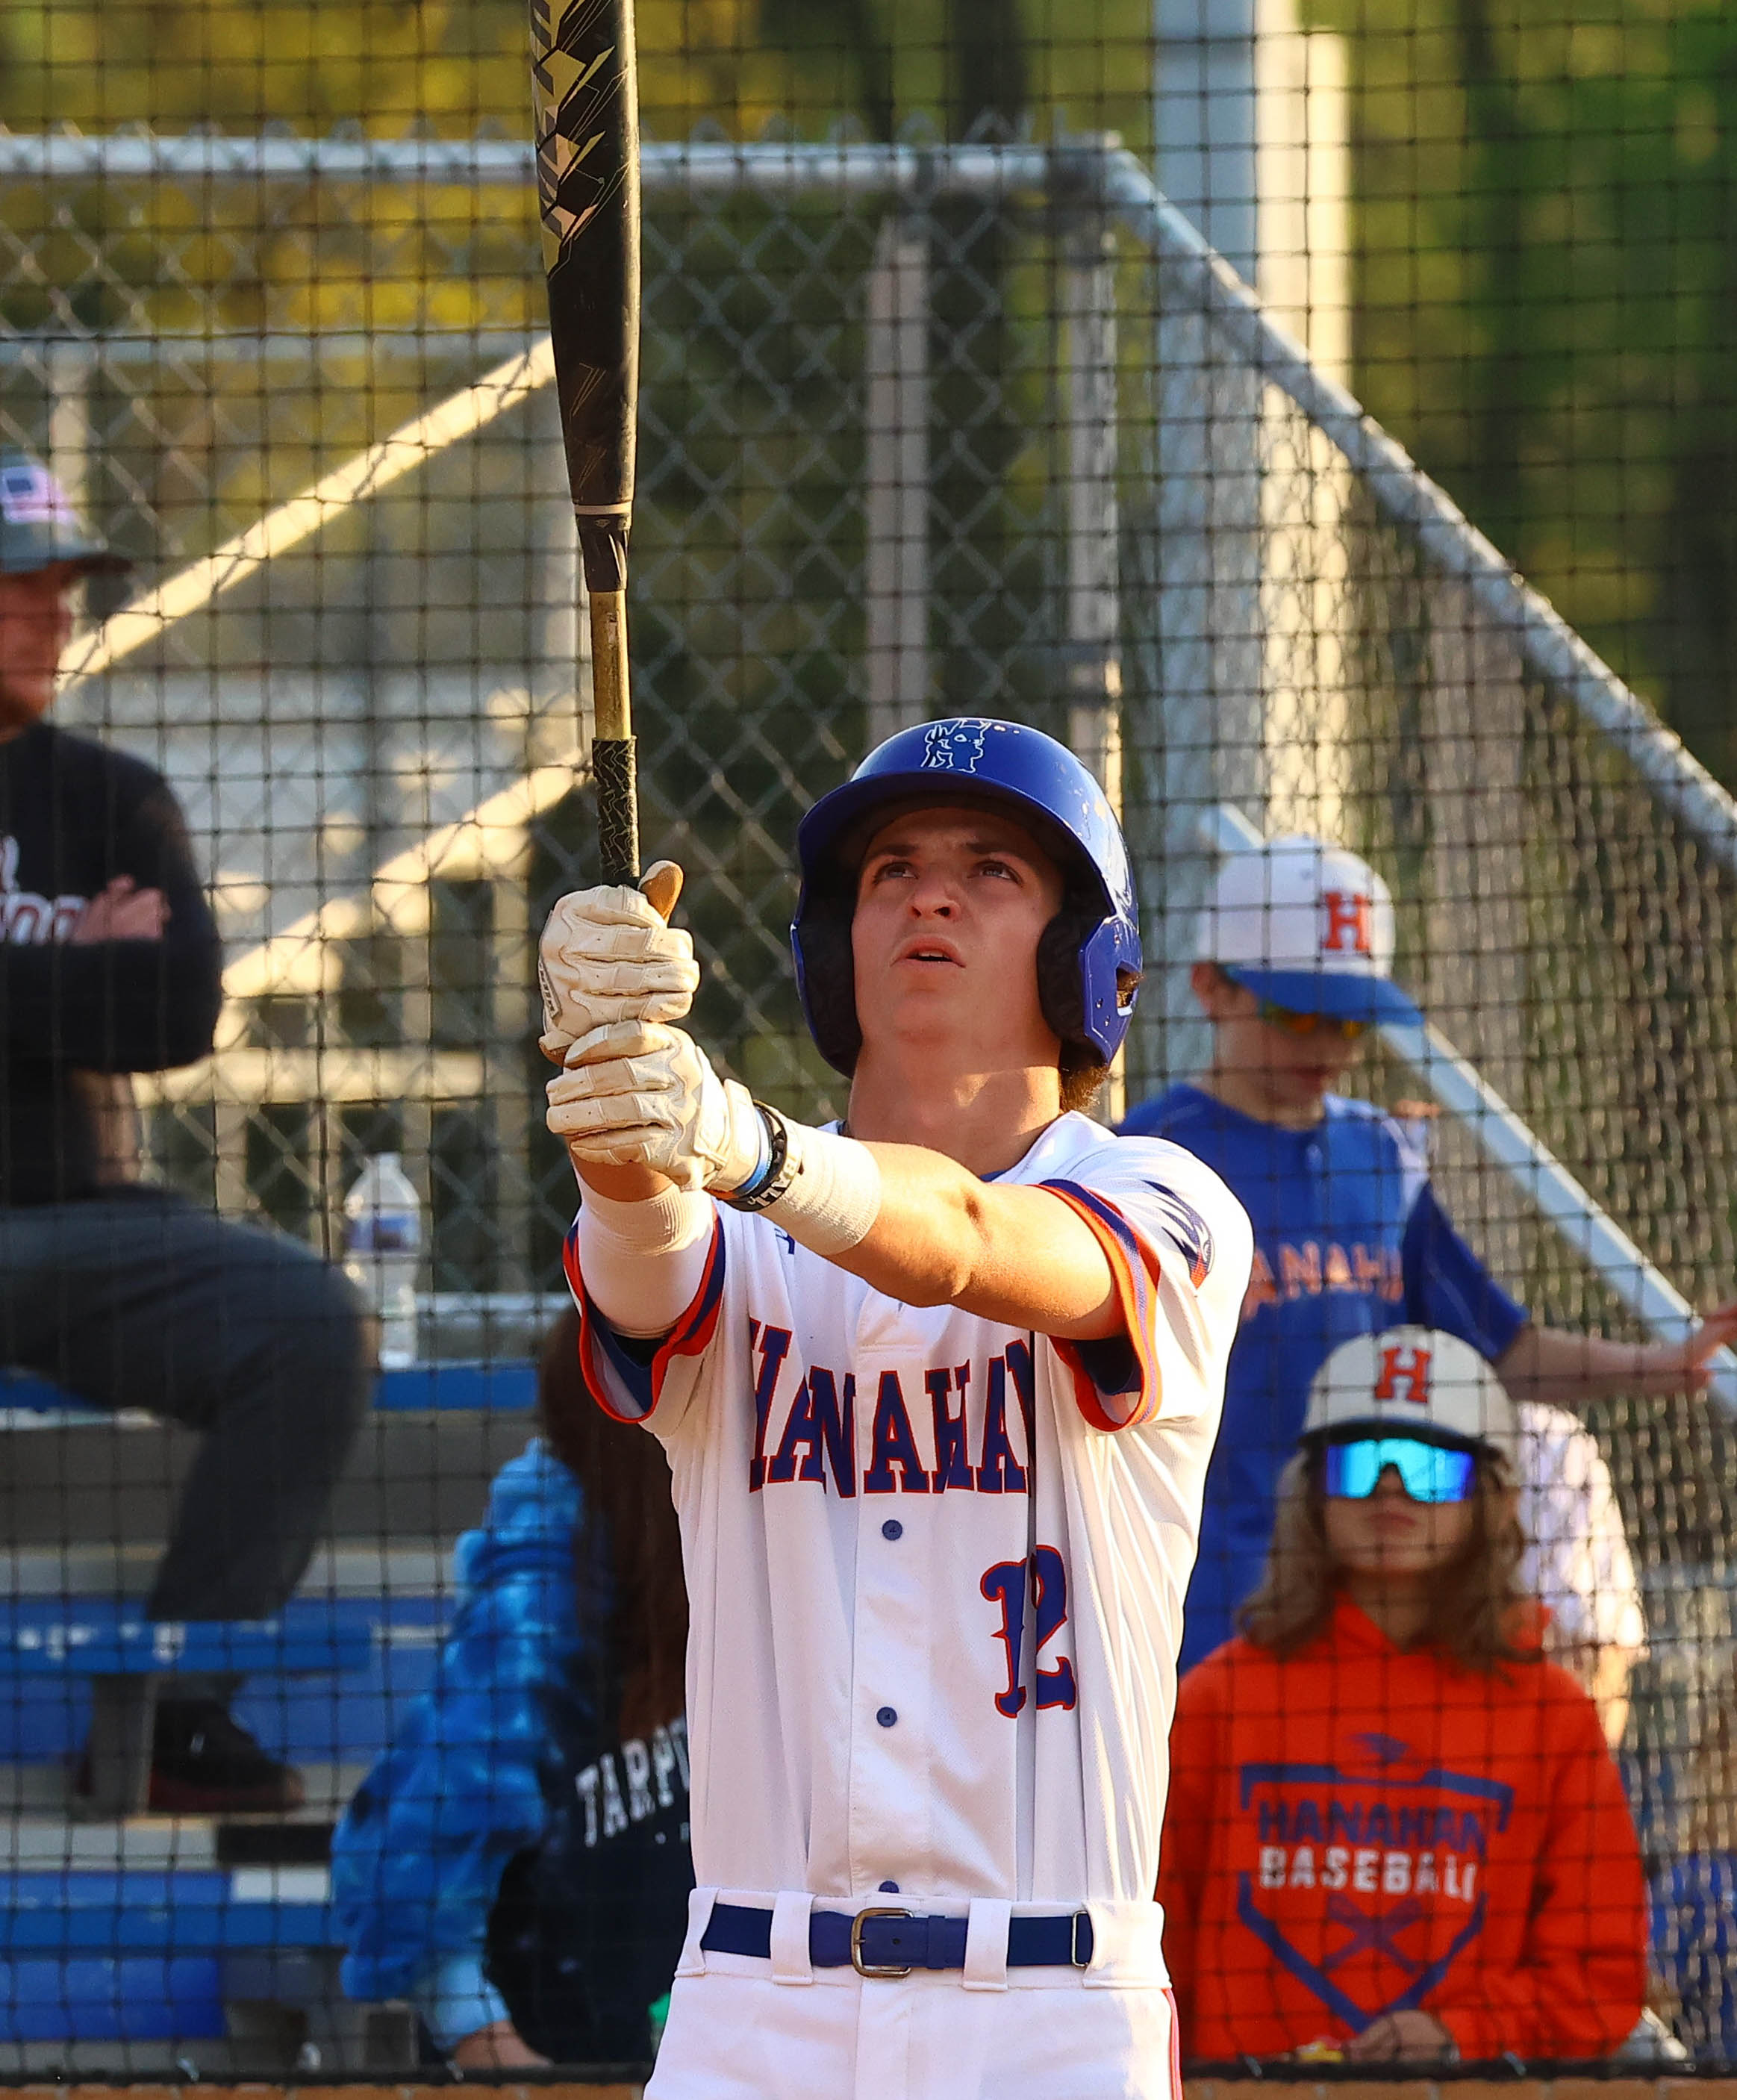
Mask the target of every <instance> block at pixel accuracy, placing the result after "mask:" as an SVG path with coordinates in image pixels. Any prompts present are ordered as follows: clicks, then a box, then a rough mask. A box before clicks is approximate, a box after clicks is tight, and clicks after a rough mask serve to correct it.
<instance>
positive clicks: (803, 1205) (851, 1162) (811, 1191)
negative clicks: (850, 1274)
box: [765, 1123, 881, 1260]
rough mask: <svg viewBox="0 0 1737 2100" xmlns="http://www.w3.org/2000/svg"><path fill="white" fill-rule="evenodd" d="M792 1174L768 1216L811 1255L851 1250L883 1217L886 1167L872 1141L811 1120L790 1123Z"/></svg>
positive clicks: (787, 1156) (769, 1207) (768, 1208)
mask: <svg viewBox="0 0 1737 2100" xmlns="http://www.w3.org/2000/svg"><path fill="white" fill-rule="evenodd" d="M785 1131H786V1133H787V1150H786V1153H785V1159H786V1162H787V1171H790V1172H791V1181H790V1185H789V1187H788V1188H787V1189H785V1191H784V1193H783V1195H782V1196H780V1197H778V1198H777V1200H776V1201H775V1202H771V1203H769V1204H768V1205H767V1206H766V1208H765V1215H766V1216H767V1217H769V1219H771V1220H772V1222H773V1224H775V1225H777V1226H778V1227H780V1228H781V1229H783V1231H785V1232H787V1233H789V1234H790V1237H791V1238H792V1239H793V1240H795V1241H796V1242H797V1243H798V1245H799V1246H805V1247H806V1248H808V1250H809V1252H810V1253H811V1254H818V1255H826V1256H827V1258H828V1259H829V1260H830V1259H831V1258H832V1257H833V1256H835V1255H841V1254H848V1253H849V1251H850V1250H851V1249H852V1248H853V1246H856V1245H857V1243H858V1242H860V1241H862V1240H864V1239H866V1238H867V1237H868V1234H869V1232H870V1229H871V1227H872V1226H873V1224H874V1223H875V1219H876V1218H878V1217H879V1216H880V1196H881V1189H880V1162H878V1161H877V1160H876V1158H875V1155H874V1154H873V1153H872V1152H871V1151H870V1150H869V1149H868V1147H867V1146H866V1145H859V1144H858V1143H857V1140H856V1139H855V1138H853V1137H840V1136H836V1135H835V1133H834V1132H831V1131H828V1130H813V1129H810V1128H809V1126H808V1125H807V1124H805V1123H787V1124H786V1125H785Z"/></svg>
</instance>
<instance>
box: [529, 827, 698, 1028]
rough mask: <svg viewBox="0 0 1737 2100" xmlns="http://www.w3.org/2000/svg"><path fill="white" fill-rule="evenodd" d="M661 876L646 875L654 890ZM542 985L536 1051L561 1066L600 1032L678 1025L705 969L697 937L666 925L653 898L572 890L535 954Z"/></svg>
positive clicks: (603, 888) (614, 889)
mask: <svg viewBox="0 0 1737 2100" xmlns="http://www.w3.org/2000/svg"><path fill="white" fill-rule="evenodd" d="M658 867H659V868H664V867H668V863H667V862H659V863H658ZM671 872H672V873H674V872H676V871H673V870H671ZM656 873H657V871H656V870H653V871H650V872H649V873H648V875H647V876H646V881H647V883H648V885H649V884H650V883H651V882H652V881H653V880H654V879H655V876H656ZM537 982H538V984H539V986H540V987H541V989H542V993H543V1021H544V1030H543V1033H542V1035H540V1037H539V1038H538V1047H539V1048H540V1050H541V1051H542V1052H543V1055H544V1057H547V1058H549V1060H550V1061H551V1062H552V1063H553V1064H557V1065H558V1064H559V1063H560V1062H561V1061H562V1059H563V1058H564V1057H566V1055H567V1052H568V1051H569V1050H570V1049H571V1048H572V1046H573V1044H574V1043H576V1042H578V1041H579V1039H580V1037H582V1036H585V1035H590V1034H591V1033H592V1032H593V1030H595V1029H598V1028H607V1027H610V1026H613V1025H614V1024H615V1023H616V1022H618V1021H680V1020H681V1018H682V1017H683V1016H684V1015H685V1014H686V1012H687V1010H688V1008H690V1006H691V1005H692V1004H693V1003H694V990H695V989H696V988H697V986H699V965H698V964H696V963H695V961H694V942H693V937H692V936H691V935H690V934H687V933H682V932H681V931H680V930H679V929H677V928H676V927H674V926H669V925H666V924H664V921H663V915H662V913H660V912H659V910H658V909H657V907H656V906H655V905H654V904H653V903H652V902H651V900H650V898H648V897H646V895H645V894H644V893H642V892H641V891H640V890H637V889H628V887H627V886H626V885H620V884H611V885H600V886H599V887H598V888H597V889H575V890H574V891H573V892H572V893H571V895H569V896H567V897H563V898H562V899H561V900H560V902H558V904H557V905H556V907H555V908H554V910H553V911H551V912H550V913H549V921H548V924H546V925H545V926H544V929H543V937H542V940H541V942H540V944H539V946H538V950H537Z"/></svg>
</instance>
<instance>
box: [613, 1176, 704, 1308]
mask: <svg viewBox="0 0 1737 2100" xmlns="http://www.w3.org/2000/svg"><path fill="white" fill-rule="evenodd" d="M714 1215H715V1213H714V1211H713V1210H712V1199H711V1198H709V1197H708V1196H705V1195H703V1194H701V1193H700V1192H699V1190H698V1189H664V1190H663V1191H662V1193H659V1194H658V1195H655V1196H651V1197H648V1198H646V1200H645V1201H644V1202H638V1203H622V1202H617V1201H616V1200H615V1198H613V1197H611V1196H600V1195H599V1194H598V1193H597V1190H596V1189H589V1188H588V1189H586V1190H585V1192H584V1199H583V1201H582V1202H581V1205H580V1213H579V1265H580V1268H581V1270H582V1271H583V1272H584V1278H585V1288H586V1289H587V1290H589V1292H590V1294H591V1297H592V1302H593V1304H595V1305H596V1307H597V1310H598V1311H599V1312H601V1313H602V1315H603V1317H604V1318H605V1319H606V1320H607V1321H609V1323H610V1325H611V1326H612V1327H614V1328H615V1330H616V1332H617V1333H618V1334H623V1335H663V1334H667V1333H668V1331H669V1330H670V1329H671V1328H672V1326H674V1325H675V1323H676V1322H677V1320H679V1319H680V1318H681V1315H682V1314H683V1313H684V1312H686V1310H687V1308H688V1307H689V1306H690V1304H692V1303H693V1302H694V1295H695V1294H696V1293H697V1292H698V1290H699V1286H700V1281H701V1278H702V1277H703V1276H704V1274H705V1268H706V1255H707V1251H708V1249H709V1248H710V1246H711V1244H712V1219H713V1216H714Z"/></svg>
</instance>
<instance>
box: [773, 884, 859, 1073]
mask: <svg viewBox="0 0 1737 2100" xmlns="http://www.w3.org/2000/svg"><path fill="white" fill-rule="evenodd" d="M853 916H854V913H853V908H852V904H851V900H850V899H849V898H847V897H843V896H821V897H817V898H814V899H813V902H811V903H810V905H809V909H808V911H806V912H805V914H804V915H803V918H802V921H801V923H800V925H798V926H793V927H792V928H791V942H792V944H793V945H794V946H795V948H796V972H797V976H798V977H799V979H800V984H801V990H802V1000H803V1004H804V1005H805V1008H807V1011H808V1021H809V1029H810V1030H811V1031H812V1033H813V1038H814V1047H815V1048H817V1049H818V1051H819V1052H820V1054H821V1056H822V1057H824V1058H825V1059H826V1061H827V1063H828V1064H829V1065H831V1067H832V1069H833V1070H834V1071H835V1072H842V1073H843V1074H844V1076H845V1077H846V1078H847V1079H848V1078H849V1076H850V1074H852V1073H853V1071H854V1070H856V1065H857V1054H858V1052H860V1051H861V1050H862V1027H861V1026H860V1025H859V1023H858V1022H857V965H856V956H855V953H854V951H853V949H852V947H851V944H850V926H851V920H852V919H853Z"/></svg>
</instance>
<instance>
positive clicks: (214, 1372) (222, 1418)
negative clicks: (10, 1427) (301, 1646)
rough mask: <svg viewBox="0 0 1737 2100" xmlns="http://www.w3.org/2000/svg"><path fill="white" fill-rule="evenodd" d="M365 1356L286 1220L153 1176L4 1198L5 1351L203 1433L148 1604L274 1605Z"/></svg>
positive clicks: (304, 1556)
mask: <svg viewBox="0 0 1737 2100" xmlns="http://www.w3.org/2000/svg"><path fill="white" fill-rule="evenodd" d="M372 1354H373V1351H372V1345H371V1336H370V1331H369V1323H368V1317H367V1315H366V1314H365V1312H364V1309H363V1308H362V1306H361V1304H360V1303H359V1299H358V1298H357V1296H356V1294H355V1291H354V1290H352V1289H351V1288H350V1284H349V1283H348V1282H347V1281H346V1279H345V1277H343V1275H342V1273H340V1272H339V1271H338V1270H337V1269H334V1268H332V1267H330V1266H329V1264H327V1263H326V1262H324V1261H322V1260H320V1257H319V1256H318V1255H316V1254H315V1253H314V1252H313V1251H311V1249H310V1248H308V1247H306V1246H302V1244H301V1243H300V1242H298V1241H296V1240H292V1239H289V1238H287V1237H284V1234H282V1233H275V1232H267V1231H262V1230H261V1229H258V1228H257V1227H255V1226H252V1225H235V1224H225V1223H223V1221H222V1220H220V1219H218V1218H214V1217H213V1216H212V1215H210V1214H209V1212H208V1211H202V1210H200V1209H198V1208H196V1207H195V1206H194V1205H193V1204H192V1203H190V1202H187V1200H186V1199H185V1198H183V1197H180V1196H178V1195H174V1194H172V1193H170V1192H169V1191H168V1190H165V1189H148V1188H134V1189H114V1190H112V1191H110V1192H108V1193H105V1194H104V1195H103V1196H101V1197H99V1198H92V1199H91V1200H90V1201H89V1202H78V1203H50V1204H42V1205H40V1206H37V1205H20V1206H19V1207H15V1208H10V1209H9V1208H7V1207H4V1206H0V1364H11V1365H18V1366H20V1367H21V1368H24V1369H27V1370H33V1371H35V1372H37V1374H40V1375H41V1376H42V1377H45V1378H48V1379H53V1381H54V1382H55V1384H57V1385H59V1386H61V1387H64V1389H65V1390H66V1391H67V1392H69V1393H73V1394H76V1395H77V1397H78V1398H79V1399H80V1400H82V1401H89V1402H90V1403H91V1404H92V1405H95V1406H97V1407H107V1408H130V1407H136V1408H143V1409H145V1410H148V1412H149V1413H151V1414H155V1415H160V1416H161V1417H163V1418H165V1419H167V1420H169V1421H171V1422H179V1423H185V1424H186V1425H187V1427H189V1428H192V1429H197V1430H201V1431H202V1432H204V1439H205V1440H204V1442H203V1443H202V1444H201V1447H200V1449H199V1454H198V1456H197V1457H196V1459H195V1460H194V1462H193V1467H192V1471H191V1472H190V1473H189V1474H188V1476H187V1483H186V1486H185V1488H184V1489H183V1493H182V1497H181V1506H180V1508H179V1511H178V1513H177V1515H176V1520H175V1525H174V1536H173V1537H171V1538H170V1542H169V1549H168V1551H167V1552H166V1553H165V1555H164V1556H163V1560H162V1564H161V1566H160V1567H159V1568H158V1569H157V1580H156V1582H155V1583H154V1585H153V1586H152V1591H151V1596H150V1600H149V1603H148V1606H147V1610H148V1614H149V1616H150V1617H152V1618H153V1619H255V1618H264V1617H268V1616H269V1615H270V1614H271V1612H274V1611H276V1609H277V1608H278V1607H279V1606H280V1604H283V1602H284V1599H286V1598H287V1597H288V1596H289V1593H290V1592H291V1590H293V1589H294V1587H295V1586H296V1584H297V1583H298V1582H299V1581H300V1580H301V1578H302V1573H303V1572H304V1571H305V1570H306V1567H307V1564H308V1561H309V1559H310V1557H311V1555H312V1553H313V1550H314V1544H315V1539H316V1537H318V1535H319V1532H320V1523H321V1520H322V1519H323V1517H324V1514H325V1510H326V1505H327V1503H328V1502H329V1500H330V1499H331V1495H332V1490H333V1487H334V1486H335V1485H337V1477H338V1475H339V1473H340V1472H341V1471H342V1470H343V1465H344V1461H345V1458H346V1456H347V1455H348V1454H349V1450H350V1445H351V1443H352V1442H353V1441H354V1440H355V1434H356V1432H357V1430H358V1428H359V1427H360V1426H361V1422H362V1418H363V1415H364V1412H365V1411H366V1410H367V1407H368V1396H369V1388H370V1385H371V1383H372V1376H373V1365H372V1361H371V1359H372Z"/></svg>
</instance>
